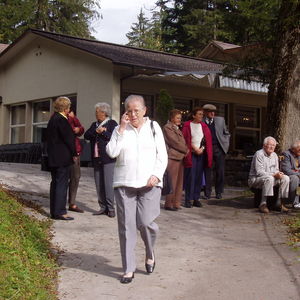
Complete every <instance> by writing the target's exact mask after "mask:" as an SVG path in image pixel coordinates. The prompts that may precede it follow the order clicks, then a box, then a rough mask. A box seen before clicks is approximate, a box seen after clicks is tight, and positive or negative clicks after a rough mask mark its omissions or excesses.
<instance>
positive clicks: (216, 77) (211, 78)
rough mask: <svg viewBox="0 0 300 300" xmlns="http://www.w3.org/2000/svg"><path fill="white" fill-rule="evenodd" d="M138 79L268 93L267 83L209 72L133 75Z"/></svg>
mask: <svg viewBox="0 0 300 300" xmlns="http://www.w3.org/2000/svg"><path fill="white" fill-rule="evenodd" d="M134 78H139V79H153V80H158V81H164V82H178V83H179V82H180V83H185V84H189V85H196V86H203V87H210V88H218V89H227V90H233V91H234V90H235V91H238V90H239V91H245V92H249V93H259V94H266V93H268V85H266V84H263V83H262V82H260V81H254V80H252V81H247V80H243V79H237V78H233V77H225V76H222V75H220V74H217V73H211V72H209V73H208V72H204V73H201V72H165V73H162V74H152V75H145V74H140V75H136V76H134Z"/></svg>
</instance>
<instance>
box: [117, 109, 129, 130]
mask: <svg viewBox="0 0 300 300" xmlns="http://www.w3.org/2000/svg"><path fill="white" fill-rule="evenodd" d="M129 123H130V121H129V117H128V114H127V112H125V113H124V114H123V116H122V118H121V122H120V127H119V133H120V134H122V133H123V132H124V130H125V128H126V126H127V124H129Z"/></svg>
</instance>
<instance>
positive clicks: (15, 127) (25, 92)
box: [0, 30, 267, 153]
mask: <svg viewBox="0 0 300 300" xmlns="http://www.w3.org/2000/svg"><path fill="white" fill-rule="evenodd" d="M223 68H224V64H222V63H217V62H214V61H211V60H207V59H203V58H192V57H187V56H181V55H173V54H168V53H163V52H158V51H151V50H145V49H138V48H132V47H127V46H121V45H116V44H111V43H103V42H99V41H93V40H86V39H80V38H75V37H70V36H66V35H60V34H54V33H50V32H44V31H39V30H28V31H27V32H25V33H24V34H23V35H22V36H21V37H20V38H19V39H17V40H16V41H15V42H14V43H13V44H11V45H10V46H9V47H7V48H6V49H5V50H3V51H2V53H1V54H0V144H18V143H31V142H32V143H36V142H40V141H41V136H42V131H43V128H45V127H46V126H47V122H48V120H49V118H50V116H51V114H52V113H53V109H52V102H53V101H54V100H55V99H56V97H57V96H61V95H64V96H68V97H69V98H70V99H71V101H72V106H73V109H74V111H75V112H76V114H77V116H78V117H79V119H80V120H81V122H82V124H83V125H84V127H86V128H87V127H88V126H89V125H90V123H91V122H92V121H94V119H95V115H94V105H95V104H96V103H97V102H107V103H109V104H110V105H111V107H112V117H113V118H114V119H115V120H117V121H119V118H120V114H121V113H122V109H123V106H122V103H123V101H124V99H125V98H126V96H128V95H129V94H140V95H143V96H144V97H145V100H146V103H147V112H148V115H149V116H150V117H152V118H155V108H156V103H157V100H158V98H159V93H160V90H161V89H165V90H167V91H168V93H169V94H170V95H171V96H172V97H173V99H174V104H175V108H177V109H180V110H181V111H182V112H183V114H184V115H187V114H188V113H189V112H190V111H191V109H192V108H193V107H195V106H201V105H203V104H206V103H213V104H215V105H216V106H217V107H218V113H219V114H220V115H222V116H224V117H225V119H226V121H227V124H228V127H229V130H230V132H231V133H232V141H231V151H232V153H241V152H247V151H248V152H249V151H250V150H251V151H252V150H253V151H254V150H255V149H256V148H257V147H258V145H259V144H260V141H261V140H262V138H263V135H264V127H263V120H264V119H265V114H266V106H267V96H266V93H267V89H266V88H265V87H263V86H262V85H261V84H260V83H259V82H251V83H248V82H245V81H242V80H237V79H233V78H226V77H223V76H222V75H221V73H222V69H223Z"/></svg>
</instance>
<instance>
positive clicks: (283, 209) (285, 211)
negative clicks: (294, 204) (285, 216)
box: [281, 204, 289, 213]
mask: <svg viewBox="0 0 300 300" xmlns="http://www.w3.org/2000/svg"><path fill="white" fill-rule="evenodd" d="M281 212H282V213H288V212H289V209H288V208H287V207H285V206H284V205H283V204H281Z"/></svg>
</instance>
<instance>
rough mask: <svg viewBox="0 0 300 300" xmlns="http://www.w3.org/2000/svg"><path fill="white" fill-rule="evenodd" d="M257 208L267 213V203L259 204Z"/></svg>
mask: <svg viewBox="0 0 300 300" xmlns="http://www.w3.org/2000/svg"><path fill="white" fill-rule="evenodd" d="M259 210H260V212H262V213H264V214H268V213H269V209H268V207H267V204H262V205H260V206H259Z"/></svg>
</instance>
